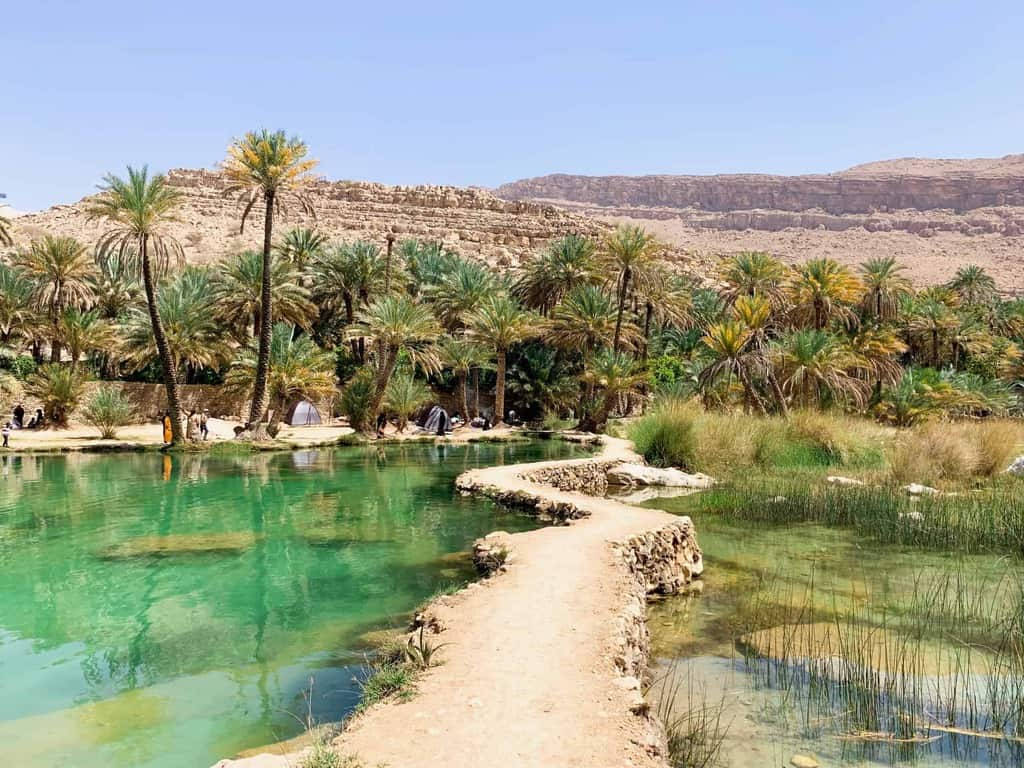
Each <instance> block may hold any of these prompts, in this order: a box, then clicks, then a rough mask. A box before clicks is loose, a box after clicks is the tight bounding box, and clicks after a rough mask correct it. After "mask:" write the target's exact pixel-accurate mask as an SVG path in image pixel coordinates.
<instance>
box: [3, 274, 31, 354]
mask: <svg viewBox="0 0 1024 768" xmlns="http://www.w3.org/2000/svg"><path fill="white" fill-rule="evenodd" d="M32 293H33V285H32V282H31V281H30V280H29V279H28V278H26V277H25V276H24V275H23V274H22V273H21V271H20V270H17V269H15V268H13V267H11V266H9V265H7V264H4V263H2V262H0V342H3V343H4V344H7V343H9V342H10V341H11V339H12V338H13V337H14V335H15V334H18V335H23V332H24V330H25V326H27V325H28V324H29V323H30V322H34V318H33V309H32Z"/></svg>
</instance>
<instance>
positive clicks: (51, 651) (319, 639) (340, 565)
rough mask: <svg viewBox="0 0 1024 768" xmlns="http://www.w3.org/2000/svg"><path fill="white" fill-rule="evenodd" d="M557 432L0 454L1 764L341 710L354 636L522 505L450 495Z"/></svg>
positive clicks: (347, 698) (439, 575) (94, 760)
mask: <svg viewBox="0 0 1024 768" xmlns="http://www.w3.org/2000/svg"><path fill="white" fill-rule="evenodd" d="M580 455H584V452H583V451H581V450H580V449H578V448H575V447H573V446H570V445H568V444H565V443H562V442H561V441H557V442H545V443H529V444H514V445H498V444H487V445H469V446H436V445H415V446H412V445H410V446H390V447H387V448H383V449H379V448H364V447H353V448H345V449H337V450H330V449H319V450H309V451H298V452H294V453H287V454H266V453H254V454H246V455H198V454H197V455H180V456H173V457H172V456H162V455H156V454H131V455H117V456H109V455H105V456H92V455H87V454H86V455H69V456H53V457H50V456H5V457H2V458H0V471H2V474H3V480H2V483H0V690H2V693H3V695H2V696H0V743H3V744H4V754H5V757H6V760H7V762H8V764H10V765H16V766H18V768H42V767H43V766H46V767H49V766H54V765H68V766H72V765H73V766H76V767H77V768H101V767H102V768H122V766H123V767H125V768H127V766H132V767H133V768H141V767H142V766H146V767H152V768H172V767H173V768H180V766H200V768H202V766H206V765H211V764H213V763H214V762H215V761H216V760H217V759H219V758H221V757H225V756H230V755H232V754H235V753H237V752H239V751H240V750H243V749H245V748H246V747H252V746H255V745H260V744H268V743H271V742H274V741H278V740H281V739H286V738H289V737H291V736H294V735H295V734H296V733H297V732H299V730H300V729H301V727H300V725H299V723H298V722H297V721H296V719H295V718H294V717H293V714H304V713H305V705H304V702H303V700H302V694H303V691H304V690H306V689H307V688H308V686H309V679H310V677H313V678H314V679H315V685H314V688H313V691H314V699H313V714H314V717H315V718H317V719H318V720H320V721H330V720H336V719H339V718H341V717H343V716H344V715H345V714H346V713H348V712H349V711H351V710H352V709H353V708H354V706H355V705H356V703H357V698H358V690H357V687H356V685H355V684H354V682H353V678H354V677H356V675H357V674H358V672H359V671H360V669H361V668H362V666H363V665H364V663H365V654H366V653H368V652H369V649H368V648H367V646H366V642H365V640H364V639H363V638H362V636H363V635H364V634H365V633H370V632H372V631H374V630H379V629H383V628H387V627H393V626H398V625H401V624H402V623H403V622H404V621H405V620H406V618H407V616H408V614H409V612H410V611H412V610H413V609H414V608H415V607H416V606H417V605H418V604H419V603H421V602H422V601H423V600H424V599H426V598H427V597H429V596H430V595H431V594H434V593H435V592H439V591H443V590H444V589H446V588H447V587H448V585H450V584H451V583H453V582H461V581H465V580H467V579H469V578H470V577H471V572H470V569H469V567H468V565H467V564H466V561H465V560H464V559H460V558H457V557H455V558H453V557H452V556H451V555H452V553H455V552H460V551H464V550H465V549H466V548H467V547H468V546H469V544H470V543H471V542H472V541H473V539H475V538H477V537H479V536H481V535H484V534H486V533H489V532H490V531H492V530H494V529H496V528H502V529H504V530H512V531H515V530H526V529H530V528H533V527H535V526H536V523H535V521H533V520H532V519H530V518H527V517H523V516H518V515H514V514H511V513H509V512H507V511H505V510H502V509H500V508H498V507H496V506H495V505H493V504H492V503H490V502H488V501H484V500H478V499H471V498H464V497H462V496H460V495H459V494H457V493H456V492H455V490H454V486H453V481H454V478H455V477H456V475H458V474H459V473H460V472H463V471H465V470H466V469H470V468H472V467H477V466H486V465H491V464H503V463H515V462H520V461H532V460H539V459H545V458H562V457H570V456H580Z"/></svg>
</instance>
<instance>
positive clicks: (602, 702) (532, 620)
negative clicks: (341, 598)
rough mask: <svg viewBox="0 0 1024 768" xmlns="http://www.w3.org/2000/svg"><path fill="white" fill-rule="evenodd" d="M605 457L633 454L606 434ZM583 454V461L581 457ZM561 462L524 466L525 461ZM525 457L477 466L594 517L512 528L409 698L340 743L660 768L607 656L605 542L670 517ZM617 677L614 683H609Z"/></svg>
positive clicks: (250, 766)
mask: <svg viewBox="0 0 1024 768" xmlns="http://www.w3.org/2000/svg"><path fill="white" fill-rule="evenodd" d="M604 451H605V453H604V457H605V458H631V459H635V455H634V454H633V453H632V451H631V449H630V444H629V443H628V442H626V441H623V440H616V439H611V438H605V448H604ZM580 461H587V459H584V460H580ZM556 463H559V462H543V463H539V464H533V465H529V466H530V467H531V469H532V468H536V467H541V466H545V465H551V464H556ZM523 470H524V465H515V466H509V467H492V468H488V469H482V470H474V471H473V472H472V473H471V474H473V475H476V476H477V479H479V480H481V481H483V482H485V483H486V484H488V485H495V486H499V487H504V488H515V489H520V490H528V491H531V492H534V493H537V494H542V495H543V496H545V497H547V498H551V499H556V500H560V501H571V502H572V503H574V504H576V505H577V506H579V507H581V508H585V509H587V510H589V511H590V513H591V514H590V517H588V518H585V519H582V520H578V521H575V522H574V523H573V524H572V525H569V526H559V527H547V528H542V529H539V530H536V531H531V532H528V533H520V534H515V535H514V536H512V546H513V552H514V558H513V560H512V562H511V565H510V567H509V569H508V571H507V572H505V573H501V574H499V575H498V576H496V577H494V578H492V579H490V580H487V581H484V582H481V583H479V584H477V585H475V586H473V587H470V588H469V589H467V590H464V591H462V592H460V593H459V594H457V595H455V596H453V597H449V598H442V599H441V600H440V601H439V602H438V603H435V605H436V606H437V610H436V612H435V613H436V614H437V615H438V617H439V618H440V620H441V622H442V624H443V625H444V626H445V627H446V629H445V631H444V632H443V633H442V634H441V635H440V636H439V640H440V641H442V642H445V643H449V645H446V646H445V647H444V648H443V649H442V650H441V651H439V655H440V656H441V664H440V666H437V667H435V668H433V669H431V670H430V671H429V672H427V673H425V674H424V675H423V676H422V678H421V679H420V680H419V682H418V684H417V693H416V695H415V696H414V697H413V698H412V699H411V700H409V701H406V702H401V703H385V704H383V705H380V706H377V707H374V708H372V709H371V710H369V711H368V712H367V713H366V714H364V715H362V716H360V717H359V718H357V719H356V721H355V722H353V723H352V724H351V725H350V727H349V728H348V729H347V730H346V731H345V732H344V733H343V734H342V735H341V736H340V737H339V738H338V740H337V741H336V743H335V746H336V749H337V750H338V751H339V752H341V753H342V754H348V755H358V756H359V758H360V759H362V761H363V762H364V763H365V764H366V765H378V764H380V763H383V764H385V765H388V766H391V767H392V768H416V767H423V768H456V766H467V765H500V766H504V767H513V766H514V767H515V768H541V767H542V766H543V768H554V767H558V768H563V767H570V766H579V768H584V767H585V768H622V767H623V766H637V767H640V766H662V765H664V763H662V762H661V761H660V758H657V757H655V756H653V755H652V754H651V753H650V752H649V750H648V749H647V748H646V747H647V745H646V743H645V742H646V738H647V732H646V730H645V723H644V721H642V720H641V719H640V718H639V717H637V716H636V715H634V714H631V713H630V711H629V706H630V700H631V699H630V697H631V696H632V697H635V695H636V694H635V692H632V691H629V690H627V689H625V688H624V687H623V686H622V682H623V681H624V680H628V679H627V678H617V673H616V671H615V668H614V664H613V653H614V648H615V623H616V621H618V620H619V619H618V617H619V616H620V615H621V612H622V610H623V609H624V607H625V606H626V604H627V601H628V595H629V587H628V583H627V581H626V578H627V576H626V573H625V569H624V568H623V567H622V565H621V563H617V562H616V561H615V560H614V559H613V553H612V550H611V547H610V542H612V541H620V540H623V539H626V538H628V537H629V536H630V535H633V534H636V533H639V532H642V531H646V530H652V529H657V528H660V527H662V526H664V525H666V524H668V523H675V522H678V521H679V518H677V517H675V516H673V515H669V514H667V513H664V512H660V511H657V510H651V509H641V508H638V507H630V506H627V505H625V504H622V503H619V502H616V501H612V500H610V499H603V498H595V497H591V496H585V495H582V494H578V493H569V492H563V491H558V490H555V489H553V488H550V487H547V486H542V485H538V484H536V483H532V482H528V481H525V480H523V479H522V478H521V477H520V475H521V473H522V472H523ZM616 680H618V681H619V684H616ZM300 761H301V755H296V754H292V755H280V754H278V755H274V754H263V755H259V756H255V757H250V758H245V759H242V760H237V761H222V762H221V763H218V768H228V766H230V768H285V767H286V766H295V765H298V764H300Z"/></svg>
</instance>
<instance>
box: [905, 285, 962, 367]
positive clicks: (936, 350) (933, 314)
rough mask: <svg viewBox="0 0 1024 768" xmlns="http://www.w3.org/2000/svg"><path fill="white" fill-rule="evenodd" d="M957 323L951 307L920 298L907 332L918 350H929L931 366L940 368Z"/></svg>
mask: <svg viewBox="0 0 1024 768" xmlns="http://www.w3.org/2000/svg"><path fill="white" fill-rule="evenodd" d="M957 322H958V321H957V316H956V314H955V313H954V312H953V310H951V309H950V308H949V305H947V304H945V303H943V302H941V301H938V300H937V299H933V298H925V299H923V300H921V299H920V298H918V300H917V301H915V302H914V304H913V309H912V314H911V315H910V317H908V318H907V321H906V330H907V334H908V336H909V337H910V340H911V342H913V343H914V344H915V346H916V347H917V348H921V347H924V348H926V349H928V350H929V352H930V357H931V365H933V366H934V367H935V368H938V367H939V366H940V365H942V359H943V353H944V350H945V348H946V345H947V343H948V340H949V336H950V334H951V333H953V331H954V329H955V328H956V327H957Z"/></svg>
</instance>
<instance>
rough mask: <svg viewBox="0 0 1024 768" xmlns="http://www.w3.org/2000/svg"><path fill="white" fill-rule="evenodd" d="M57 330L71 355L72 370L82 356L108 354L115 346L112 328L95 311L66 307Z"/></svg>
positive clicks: (115, 335) (115, 339)
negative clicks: (103, 352) (99, 352)
mask: <svg viewBox="0 0 1024 768" xmlns="http://www.w3.org/2000/svg"><path fill="white" fill-rule="evenodd" d="M57 328H58V333H59V334H60V338H61V339H62V341H63V342H64V345H65V346H66V347H67V349H68V352H69V353H70V355H71V367H72V368H77V367H78V361H79V360H80V359H81V358H82V356H83V355H86V354H89V353H90V352H98V351H101V350H104V351H107V352H108V353H109V352H110V351H112V350H113V349H114V348H115V347H116V346H117V333H116V332H115V329H114V326H113V325H112V324H111V323H110V321H108V320H107V319H105V318H104V317H102V316H101V315H100V313H99V310H96V309H93V310H90V311H88V312H83V311H82V310H80V309H78V307H68V308H67V309H65V310H64V311H63V312H62V313H61V315H60V320H59V321H58V325H57Z"/></svg>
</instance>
